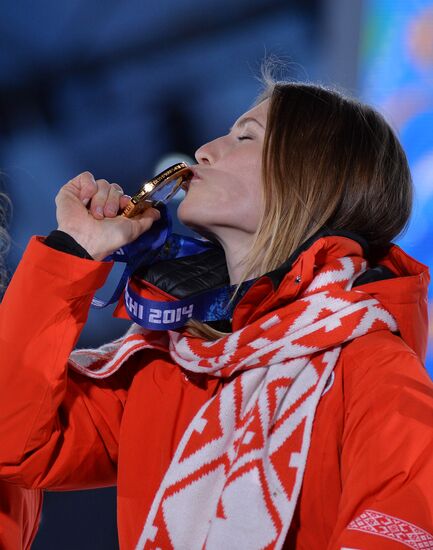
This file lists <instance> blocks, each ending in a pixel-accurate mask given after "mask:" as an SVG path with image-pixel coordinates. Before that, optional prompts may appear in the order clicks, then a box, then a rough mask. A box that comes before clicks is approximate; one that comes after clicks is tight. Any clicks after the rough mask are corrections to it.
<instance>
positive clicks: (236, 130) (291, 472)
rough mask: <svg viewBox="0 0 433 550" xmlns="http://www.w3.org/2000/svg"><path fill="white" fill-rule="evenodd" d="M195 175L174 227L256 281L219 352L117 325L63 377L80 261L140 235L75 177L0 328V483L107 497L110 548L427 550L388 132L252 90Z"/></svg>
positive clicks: (209, 333) (397, 151) (93, 267)
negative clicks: (111, 502)
mask: <svg viewBox="0 0 433 550" xmlns="http://www.w3.org/2000/svg"><path fill="white" fill-rule="evenodd" d="M196 158H197V165H195V166H193V167H192V170H193V172H194V177H193V179H192V180H191V182H190V184H189V188H188V191H187V194H186V198H185V199H184V201H183V202H182V204H181V206H180V208H179V211H178V216H179V218H180V220H181V221H182V222H183V223H185V224H187V225H189V226H191V227H194V228H195V229H197V230H198V231H199V232H201V233H202V234H204V235H207V236H210V237H211V238H212V239H213V240H214V241H217V242H218V243H219V244H220V245H221V247H222V249H223V250H224V254H225V259H226V266H227V271H228V276H229V280H230V283H231V284H234V285H239V284H240V283H242V282H243V281H244V280H246V279H251V278H257V280H255V282H254V284H253V285H252V286H251V287H250V289H249V290H248V291H247V292H246V294H245V295H244V296H243V297H242V299H241V300H240V301H239V302H238V304H237V305H236V307H235V309H234V312H233V315H232V318H231V319H230V320H229V321H230V323H229V324H230V325H231V326H230V327H229V328H228V327H225V328H226V331H227V332H228V334H224V333H223V332H221V331H218V330H216V328H215V327H214V326H212V327H211V326H207V325H204V324H203V323H197V322H196V321H193V322H190V324H189V326H188V325H187V326H186V327H184V328H183V329H181V330H178V331H168V332H167V331H165V332H164V331H160V332H158V331H145V330H142V329H140V327H137V326H136V325H134V326H133V327H132V329H131V330H130V331H129V333H128V334H127V335H126V336H125V337H124V338H123V339H120V340H119V341H117V342H114V343H112V344H109V345H106V346H103V347H102V348H101V349H99V350H81V351H77V352H74V353H73V354H72V356H71V357H70V358H69V359H68V357H69V355H70V353H71V350H72V349H73V346H74V344H75V342H76V341H77V338H78V335H79V333H80V330H81V328H82V326H83V324H84V322H85V320H86V316H87V310H88V308H89V306H90V302H91V298H92V296H93V294H94V292H95V291H96V290H97V289H98V288H99V287H100V286H101V285H102V284H103V283H104V281H105V279H106V277H107V274H108V272H109V270H110V268H111V265H110V264H109V263H107V262H101V261H100V260H102V259H103V258H104V257H105V256H107V255H108V254H110V253H111V252H113V251H114V250H115V249H117V248H118V247H120V246H123V245H124V244H125V243H128V242H131V241H133V240H134V239H135V238H136V237H137V236H138V235H139V234H141V233H142V232H144V231H146V230H148V229H149V228H150V226H151V225H152V224H153V223H154V221H155V220H157V219H158V217H159V213H158V212H157V211H155V210H152V209H150V210H148V211H147V212H146V213H145V214H143V215H142V216H141V217H140V218H138V219H132V220H128V219H126V218H124V217H122V216H117V215H116V214H117V212H118V210H119V207H120V208H123V207H124V206H125V204H126V202H127V200H128V199H127V197H124V196H122V191H121V189H120V188H119V186H118V185H116V184H112V185H110V184H108V182H106V181H105V180H96V181H95V180H94V178H93V176H92V175H91V174H89V173H84V174H81V175H80V176H77V177H76V178H74V179H73V180H71V181H70V182H69V183H68V184H66V185H65V186H64V187H63V188H62V189H61V191H60V192H59V194H58V196H57V199H56V203H57V218H58V224H59V227H58V229H59V232H55V233H54V234H52V235H50V236H49V237H48V238H47V239H46V241H45V242H44V240H43V239H41V238H33V240H32V241H31V243H30V245H29V248H28V250H27V251H26V253H25V255H24V257H23V260H22V262H21V264H20V266H19V267H18V270H17V272H16V274H15V276H14V280H13V282H12V284H11V286H10V288H9V292H8V294H7V295H6V297H5V300H4V304H3V307H2V309H3V312H2V315H3V317H2V318H1V320H0V323H1V324H0V330H1V333H2V337H3V341H2V350H1V353H2V355H1V356H2V358H3V357H6V358H7V359H2V363H4V364H2V369H1V371H0V376H1V377H2V378H1V381H0V388H2V390H3V394H2V396H1V399H0V418H1V420H0V430H1V434H0V437H1V441H2V446H1V449H0V465H1V469H0V474H1V475H2V477H3V478H5V479H9V480H13V481H14V482H15V483H19V484H22V485H24V486H30V487H41V488H50V489H76V488H86V487H98V486H104V485H110V484H114V483H117V487H118V526H119V538H120V544H121V547H122V548H128V549H129V548H164V549H165V548H176V549H177V548H182V549H194V548H202V547H203V546H206V547H207V548H212V549H219V548H223V547H227V548H297V549H307V548H308V549H309V550H311V549H313V550H314V549H316V548H317V549H319V548H320V549H322V548H332V549H333V548H338V549H340V548H347V547H351V548H390V549H391V548H396V549H397V548H401V547H402V545H403V546H404V545H406V546H409V547H412V548H433V524H432V517H433V514H432V512H433V481H432V476H431V471H432V467H433V453H432V450H433V388H432V384H431V381H430V379H429V377H428V375H427V373H426V371H425V369H424V367H423V364H422V363H423V361H424V357H425V351H426V331H427V327H426V287H427V283H428V273H427V269H426V268H425V266H423V265H421V264H419V263H417V262H416V261H415V260H413V259H411V258H409V257H408V256H407V255H406V254H405V253H404V252H402V251H401V250H400V249H399V248H398V247H396V246H393V245H391V244H390V243H391V240H392V239H394V238H395V237H396V236H397V235H398V234H399V233H400V232H401V231H402V230H403V228H404V227H405V225H406V223H407V220H408V217H409V214H410V207H411V179H410V174H409V170H408V166H407V162H406V158H405V155H404V153H403V151H402V149H401V147H400V145H399V143H398V141H397V139H396V137H395V136H394V134H393V132H392V131H391V130H390V128H389V127H388V125H387V124H386V123H385V122H384V120H383V119H382V118H381V117H380V116H379V115H378V114H377V113H376V112H374V111H373V110H372V109H370V108H369V107H367V106H364V105H360V104H358V103H357V102H354V101H352V100H349V99H346V98H344V97H342V96H341V95H339V94H337V93H336V92H333V91H329V90H326V89H323V88H321V87H316V86H311V85H304V84H289V83H279V84H270V85H269V86H268V89H267V91H266V92H265V94H264V95H263V96H262V97H261V98H260V99H259V101H258V102H257V104H256V105H255V106H254V107H253V108H252V109H251V110H249V111H248V112H247V113H245V114H244V115H243V116H242V117H241V118H240V119H239V120H238V121H237V122H236V123H235V124H234V126H233V128H232V129H231V130H230V132H229V133H228V134H227V135H225V136H222V137H220V138H218V139H216V140H214V141H212V142H211V143H208V144H207V145H204V146H203V147H201V148H200V149H199V150H198V151H197V153H196ZM86 206H87V208H88V210H87V209H86ZM56 249H57V250H56ZM91 258H92V259H91ZM165 268H166V266H163V268H161V273H160V274H158V273H157V275H158V277H156V279H157V280H159V279H164V278H167V276H166V274H167V269H165ZM156 269H157V270H158V265H157V267H156ZM170 270H171V271H170ZM211 271H213V270H212V269H211ZM168 273H169V275H168V278H169V279H170V277H172V276H173V275H170V273H173V270H172V268H170V269H168ZM159 275H161V276H159ZM141 276H144V275H143V271H141ZM152 280H154V279H152ZM163 282H164V281H163ZM134 284H135V287H134V288H135V290H136V292H137V293H140V292H145V290H146V288H147V287H148V283H147V282H143V281H142V280H140V279H138V278H136V280H135V281H134ZM151 287H152V289H153V291H154V294H155V296H157V297H158V298H157V299H159V300H164V299H165V300H167V299H171V298H170V297H169V296H168V297H167V291H166V288H167V287H164V285H163V284H162V286H161V287H160V288H159V289H158V288H156V286H155V285H153V286H152V285H151ZM352 287H354V288H353V290H352ZM164 289H165V290H164ZM158 293H159V294H158ZM175 298H176V296H175ZM17 304H18V306H17ZM41 311H45V312H46V314H45V315H42V314H41ZM118 314H119V315H123V314H124V313H123V306H122V305H120V306H119V311H118ZM23 317H24V319H23ZM24 321H25V322H24ZM226 325H227V323H226ZM219 328H221V326H220V327H219ZM68 366H69V368H67V367H68ZM313 424H314V425H313Z"/></svg>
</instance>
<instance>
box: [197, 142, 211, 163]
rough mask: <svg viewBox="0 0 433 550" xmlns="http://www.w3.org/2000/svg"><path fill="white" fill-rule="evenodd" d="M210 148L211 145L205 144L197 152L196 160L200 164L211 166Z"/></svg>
mask: <svg viewBox="0 0 433 550" xmlns="http://www.w3.org/2000/svg"><path fill="white" fill-rule="evenodd" d="M208 146H209V143H205V144H204V145H202V146H201V147H199V148H198V149H197V151H196V152H195V158H196V161H197V162H198V163H199V164H211V155H210V151H209V148H208Z"/></svg>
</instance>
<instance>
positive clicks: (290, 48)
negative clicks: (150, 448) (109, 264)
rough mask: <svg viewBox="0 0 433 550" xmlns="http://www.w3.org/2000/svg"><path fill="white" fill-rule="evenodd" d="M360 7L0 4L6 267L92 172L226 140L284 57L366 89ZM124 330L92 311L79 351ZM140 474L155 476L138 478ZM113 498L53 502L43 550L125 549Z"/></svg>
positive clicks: (299, 72) (292, 70) (128, 177)
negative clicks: (268, 63)
mask: <svg viewBox="0 0 433 550" xmlns="http://www.w3.org/2000/svg"><path fill="white" fill-rule="evenodd" d="M360 5H361V2H360V0H356V1H351V2H344V1H343V0H328V1H325V0H322V1H319V0H303V1H301V0H299V1H296V0H181V1H176V2H175V1H174V0H158V1H152V2H148V1H143V0H142V1H140V2H139V1H137V0H128V1H125V2H119V1H114V0H106V1H103V2H95V1H89V0H88V1H86V2H85V1H83V0H65V1H62V2H58V1H57V2H56V1H54V0H38V1H37V2H24V1H22V0H18V1H14V2H8V3H6V2H3V3H2V5H1V7H0V171H1V181H2V186H3V188H4V189H5V190H6V192H7V193H8V194H9V196H10V197H11V199H12V202H13V205H14V213H13V217H12V223H11V228H10V229H11V234H12V238H13V244H12V248H11V253H10V255H9V266H10V269H11V271H13V269H14V268H15V266H16V264H17V263H18V261H19V259H20V257H21V255H22V252H23V250H24V248H25V246H26V243H27V241H28V238H29V236H30V235H32V234H41V235H46V234H47V233H48V232H49V231H50V230H51V229H53V228H55V227H56V222H55V208H54V197H55V195H56V193H57V190H58V188H59V187H60V186H61V185H63V184H64V183H65V182H66V181H68V180H69V179H70V178H72V177H74V176H75V175H77V174H78V173H80V172H83V171H84V170H89V171H91V172H92V173H93V174H94V175H95V176H96V177H97V178H105V179H108V180H109V181H111V182H118V183H120V184H121V185H122V186H123V188H124V189H125V191H126V192H129V193H133V192H134V191H135V190H136V188H137V186H138V184H139V183H140V182H141V181H142V180H143V179H144V178H146V177H149V176H151V175H153V174H154V173H155V171H158V170H159V169H162V167H165V166H166V165H167V164H169V163H170V160H172V159H174V160H177V159H182V158H192V157H193V155H194V151H195V150H196V149H197V148H198V147H199V146H200V145H201V144H203V143H204V142H206V141H209V140H210V139H213V138H214V137H217V136H218V135H221V134H224V133H226V132H227V131H228V128H229V127H230V126H231V125H232V123H233V122H234V120H235V119H236V118H237V117H238V116H239V115H240V114H242V112H244V111H245V110H247V109H248V108H249V107H250V105H251V103H252V102H253V101H254V98H255V96H256V95H257V93H258V92H259V89H260V84H259V82H258V80H257V78H256V77H257V76H258V75H259V74H260V64H261V62H262V60H263V59H264V58H265V57H269V56H277V57H278V58H280V59H281V60H282V61H283V62H285V63H286V65H287V70H286V76H289V77H291V78H293V79H300V80H313V81H316V82H317V81H319V82H323V83H336V84H338V85H339V86H343V87H345V88H346V89H348V90H349V91H350V92H352V93H356V91H357V79H356V75H357V48H358V37H359V28H360V15H361V7H360ZM126 328H127V323H126V322H122V321H119V320H114V319H112V318H111V316H110V312H109V311H104V312H95V311H93V312H91V314H90V320H89V324H88V325H87V327H86V329H85V331H84V332H83V335H82V337H81V339H80V342H79V344H80V345H81V346H95V345H98V344H100V343H102V342H104V341H107V340H109V339H110V338H114V337H117V336H118V335H120V334H121V333H123V332H124V331H125V330H126ZM143 475H144V476H145V475H146V473H145V472H143ZM116 541H117V534H116V518H115V489H104V490H98V491H86V492H72V493H49V492H47V493H46V497H45V506H44V512H43V516H42V524H41V528H40V530H39V533H38V536H37V539H36V542H35V544H34V547H33V548H34V549H35V550H41V549H44V550H45V549H57V548H59V549H60V548H61V549H62V550H75V549H78V548H79V549H80V550H87V549H88V550H96V549H104V550H109V549H114V548H117V542H116Z"/></svg>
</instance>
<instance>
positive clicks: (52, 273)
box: [0, 237, 127, 489]
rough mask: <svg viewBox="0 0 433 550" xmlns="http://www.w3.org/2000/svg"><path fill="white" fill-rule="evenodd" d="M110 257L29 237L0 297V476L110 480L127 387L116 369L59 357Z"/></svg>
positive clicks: (54, 482)
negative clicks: (105, 372)
mask: <svg viewBox="0 0 433 550" xmlns="http://www.w3.org/2000/svg"><path fill="white" fill-rule="evenodd" d="M110 269H111V264H108V263H102V262H95V261H91V260H85V259H81V258H77V257H75V256H71V255H68V254H66V253H64V252H59V251H57V250H54V249H52V248H49V247H48V246H46V245H44V244H43V242H42V239H40V238H37V237H34V238H33V239H32V240H31V242H30V244H29V246H28V248H27V250H26V252H25V253H24V256H23V258H22V261H21V263H20V265H19V266H18V268H17V270H16V272H15V274H14V277H13V278H12V281H11V283H10V285H9V288H8V290H7V292H6V294H5V297H4V299H3V302H2V304H1V306H0V441H1V445H0V477H2V478H3V479H5V480H7V481H11V482H13V483H15V484H19V485H22V486H24V487H29V488H36V487H38V488H51V489H75V488H85V487H96V486H104V485H112V484H114V483H115V480H116V462H117V446H118V445H117V444H118V441H117V435H118V432H119V425H120V420H121V417H122V412H123V404H124V400H125V396H126V391H127V388H126V385H127V384H126V382H124V381H123V380H122V379H121V378H120V376H118V377H117V378H116V376H115V377H114V378H113V379H110V381H109V382H107V381H102V382H100V381H98V382H95V381H91V380H88V379H85V378H84V377H82V376H80V375H78V374H77V373H75V372H72V371H71V372H70V374H69V375H68V357H69V354H70V352H71V350H72V349H73V347H74V345H75V344H76V341H77V339H78V336H79V334H80V331H81V329H82V327H83V325H84V323H85V321H86V319H87V314H88V309H89V307H90V303H91V299H92V297H93V294H94V292H95V291H96V290H97V289H98V288H99V287H100V286H102V285H103V283H104V281H105V279H106V277H107V275H108V273H109V271H110Z"/></svg>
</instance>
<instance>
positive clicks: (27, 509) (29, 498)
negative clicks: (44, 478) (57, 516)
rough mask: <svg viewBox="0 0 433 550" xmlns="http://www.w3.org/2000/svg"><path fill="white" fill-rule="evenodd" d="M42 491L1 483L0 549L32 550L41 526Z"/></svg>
mask: <svg viewBox="0 0 433 550" xmlns="http://www.w3.org/2000/svg"><path fill="white" fill-rule="evenodd" d="M41 507H42V491H40V490H38V489H23V488H21V487H17V486H15V485H12V484H11V483H5V482H3V481H2V482H0V548H1V549H2V550H30V547H31V544H32V542H33V539H34V537H35V535H36V531H37V527H38V524H39V517H40V513H41Z"/></svg>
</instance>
